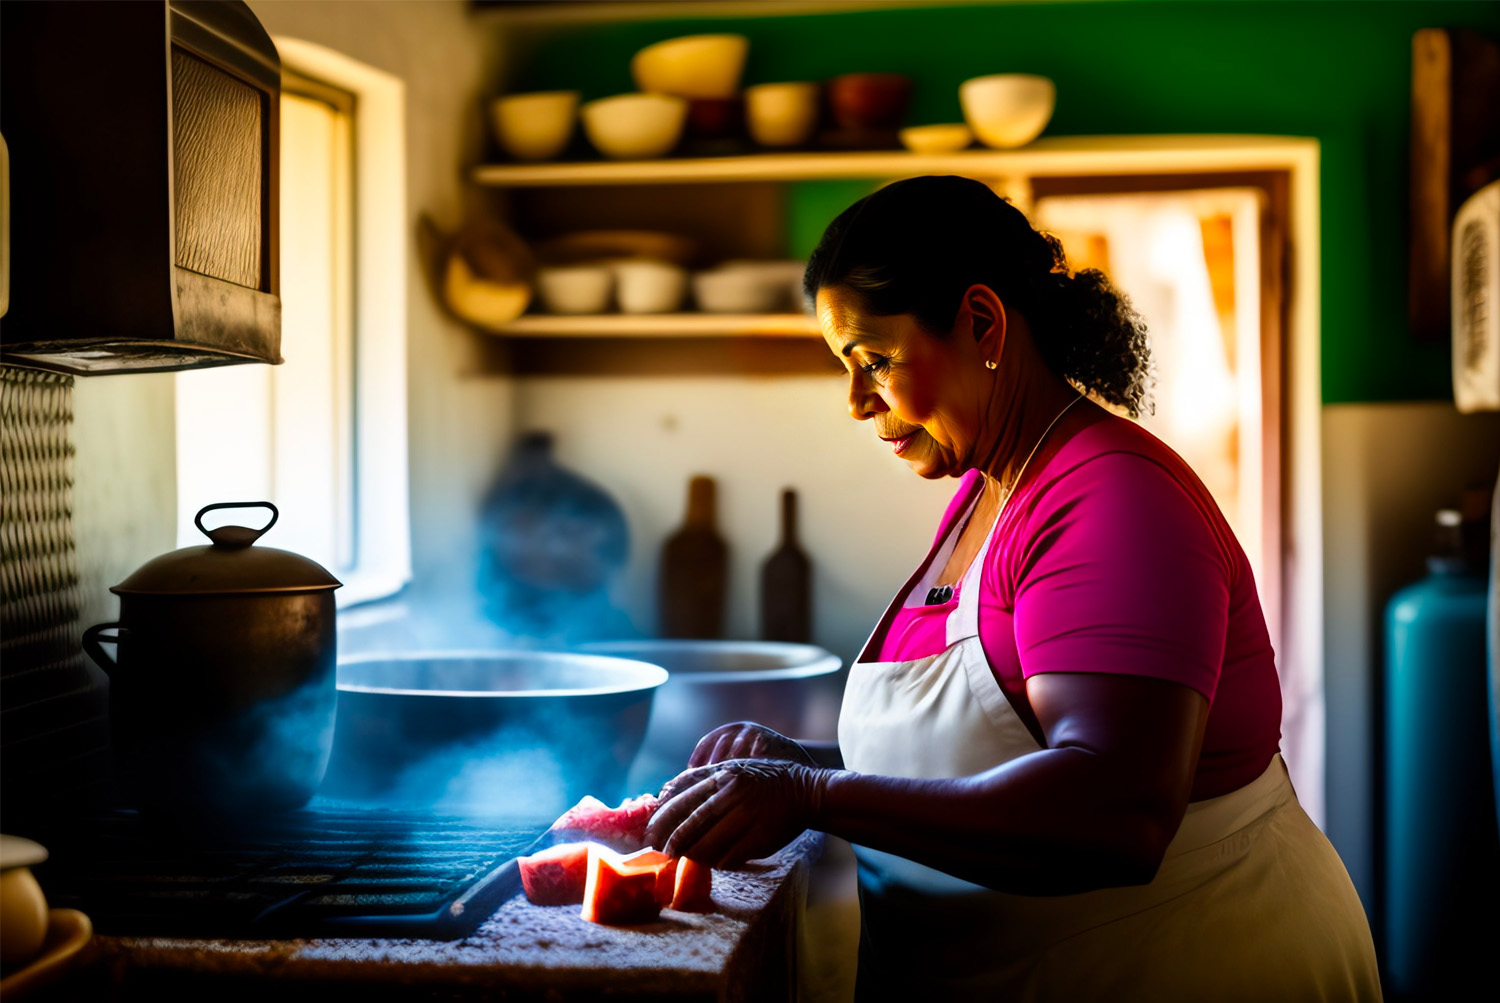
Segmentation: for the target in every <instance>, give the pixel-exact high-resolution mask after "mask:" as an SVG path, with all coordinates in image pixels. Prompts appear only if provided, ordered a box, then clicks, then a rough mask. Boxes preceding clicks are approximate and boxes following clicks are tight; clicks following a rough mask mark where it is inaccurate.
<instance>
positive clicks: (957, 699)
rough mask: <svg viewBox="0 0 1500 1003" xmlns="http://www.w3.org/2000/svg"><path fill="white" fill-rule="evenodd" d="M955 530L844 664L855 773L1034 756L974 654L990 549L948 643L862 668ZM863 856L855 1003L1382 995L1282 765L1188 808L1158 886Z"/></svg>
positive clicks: (1359, 928) (1335, 875)
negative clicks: (1046, 881) (1102, 884)
mask: <svg viewBox="0 0 1500 1003" xmlns="http://www.w3.org/2000/svg"><path fill="white" fill-rule="evenodd" d="M998 523H999V519H998V518H997V519H996V524H997V525H998ZM961 524H962V520H955V523H954V526H955V529H954V530H951V531H950V535H949V539H948V541H946V542H945V544H944V546H943V547H942V548H941V549H940V550H939V552H938V553H937V554H936V555H933V556H932V557H930V558H929V560H928V561H927V562H926V563H925V564H924V565H923V567H922V568H921V569H919V570H918V571H917V573H916V574H915V575H913V576H912V580H911V581H909V582H908V583H907V586H906V588H904V589H903V590H902V591H901V593H899V594H898V595H897V597H896V599H895V601H894V602H893V603H892V605H891V607H890V608H889V609H888V610H887V611H886V614H885V616H883V617H882V618H881V623H880V626H878V627H877V628H876V630H875V633H874V634H873V635H872V636H871V638H870V640H869V642H867V644H866V647H865V651H864V653H863V654H862V655H861V660H860V661H858V662H856V663H855V664H854V666H853V667H852V668H851V669H850V674H849V681H848V685H847V687H846V688H845V691H844V704H843V710H842V712H841V713H840V716H839V746H840V748H841V749H842V751H843V756H844V763H845V765H846V766H847V767H848V768H849V769H851V770H855V771H858V772H861V773H873V774H883V775H886V776H899V777H914V778H915V777H920V778H946V777H961V776H969V775H972V774H975V773H980V772H983V771H985V770H988V769H991V768H993V767H995V766H998V765H1000V764H1002V763H1006V762H1009V761H1010V760H1012V759H1015V758H1017V757H1019V756H1024V755H1027V754H1029V753H1033V752H1037V751H1039V749H1040V748H1041V746H1039V745H1038V744H1037V741H1036V739H1035V738H1033V737H1032V734H1031V732H1030V731H1029V730H1028V729H1027V728H1026V726H1025V725H1024V724H1023V723H1022V721H1021V719H1020V718H1019V717H1017V715H1016V712H1015V711H1014V710H1013V709H1012V707H1011V705H1010V702H1009V701H1008V699H1007V698H1006V696H1005V694H1004V692H1003V691H1002V690H1001V689H1000V685H999V683H998V682H997V681H996V679H995V677H994V674H993V673H992V672H991V670H990V667H989V663H988V661H987V660H986V658H985V655H984V650H983V648H982V647H981V646H980V641H979V617H978V607H979V590H980V573H981V571H982V569H983V567H984V561H985V556H986V554H987V553H988V551H989V548H990V545H991V542H992V539H986V541H985V543H984V546H983V547H982V548H981V550H980V552H979V554H978V556H976V557H975V559H974V562H973V564H972V565H970V568H969V571H968V572H967V574H966V575H965V576H964V580H963V582H962V584H961V586H960V587H959V602H958V606H957V608H956V609H955V610H954V611H953V612H952V613H951V614H950V615H949V619H948V647H947V649H945V650H944V651H942V652H940V653H939V654H936V655H932V656H930V657H927V658H922V659H918V660H916V661H911V662H874V661H865V660H864V659H866V658H870V657H872V656H876V657H878V654H879V645H880V643H881V641H882V639H883V638H884V635H885V630H886V628H887V627H888V625H889V623H890V621H891V619H892V617H893V616H894V613H895V610H896V609H898V608H899V607H900V605H901V604H902V603H903V602H904V600H905V596H906V595H907V594H908V593H909V592H910V591H911V589H912V587H913V585H915V584H918V583H919V582H921V583H924V584H925V578H924V576H925V575H926V573H927V569H928V568H929V567H936V568H941V567H942V566H943V562H944V560H945V558H944V556H943V555H944V554H946V553H951V549H952V546H953V542H954V538H956V536H957V530H956V527H957V526H959V525H961ZM994 532H995V531H994V528H993V527H992V528H991V530H990V536H991V538H993V535H994ZM914 824H920V822H919V821H917V822H914ZM854 850H855V855H856V856H857V858H858V861H859V897H860V908H861V913H862V919H861V924H862V929H861V937H860V957H859V966H860V970H859V990H858V1000H859V1003H866V1001H867V1000H872V999H903V1000H945V1001H946V1000H1007V1001H1009V1000H1024V1001H1033V1000H1034V1001H1042V1000H1045V1001H1060V1003H1087V1001H1092V1000H1109V1001H1124V1000H1142V1001H1152V1003H1177V1001H1200V1000H1215V1001H1217V1000H1226V1001H1227V1000H1243V1001H1246V1003H1265V1001H1286V1003H1295V1001H1302V1000H1307V1001H1314V1000H1317V1001H1322V1000H1361V1001H1365V1000H1379V999H1380V982H1379V977H1378V974H1377V970H1376V964H1375V951H1374V945H1373V942H1372V940H1371V937H1370V927H1369V923H1368V921H1367V920H1366V918H1365V914H1364V911H1363V909H1362V908H1361V906H1360V903H1359V898H1358V896H1357V894H1356V893H1355V890H1354V886H1353V884H1352V883H1351V882H1350V880H1349V876H1348V873H1347V872H1346V871H1345V869H1344V866H1343V862H1342V861H1341V860H1340V859H1339V857H1338V855H1337V853H1336V852H1335V851H1334V849H1333V847H1332V845H1330V844H1329V842H1328V840H1327V839H1326V838H1325V837H1324V836H1323V834H1322V833H1321V832H1320V831H1319V830H1318V828H1317V827H1316V826H1315V825H1314V824H1313V823H1312V820H1311V819H1309V818H1308V817H1307V814H1306V813H1305V812H1303V810H1302V807H1301V805H1299V804H1298V803H1297V797H1296V794H1295V793H1294V792H1293V790H1292V786H1291V782H1290V780H1289V779H1288V777H1287V772H1286V767H1285V765H1284V764H1283V763H1282V760H1281V756H1280V755H1277V756H1276V757H1275V758H1274V759H1273V760H1272V761H1271V765H1270V766H1269V768H1267V770H1266V771H1265V772H1264V773H1263V774H1262V775H1261V776H1260V777H1259V778H1258V779H1256V780H1254V781H1252V782H1251V783H1249V784H1247V785H1246V786H1244V787H1242V788H1240V789H1239V790H1237V791H1233V792H1231V793H1229V794H1226V795H1224V796H1222V797H1217V798H1212V799H1209V800H1207V801H1200V802H1197V803H1194V804H1190V805H1189V806H1188V809H1187V815H1186V817H1185V818H1184V819H1183V821H1182V825H1181V827H1180V828H1179V829H1178V832H1177V835H1176V837H1175V838H1174V839H1173V840H1172V842H1171V844H1170V845H1169V846H1168V848H1167V853H1166V858H1165V859H1164V860H1163V862H1162V865H1161V869H1160V870H1159V871H1158V873H1157V875H1156V878H1155V879H1154V880H1153V881H1152V882H1151V883H1150V884H1148V885H1142V886H1136V887H1129V888H1109V889H1103V890H1100V891H1094V892H1087V893H1084V894H1079V895H1062V896H1050V897H1043V896H1024V895H1010V894H1004V893H1001V892H995V891H991V890H989V889H987V888H984V887H982V886H980V885H975V884H971V883H969V882H967V881H962V880H960V879H958V878H955V877H952V876H950V875H947V874H944V873H943V872H941V871H937V870H933V869H932V868H928V867H924V866H922V865H920V864H915V863H913V862H911V861H908V860H904V859H902V858H900V857H896V856H893V855H891V854H888V853H882V852H880V851H877V850H872V849H868V848H866V847H861V846H856V847H855V848H854Z"/></svg>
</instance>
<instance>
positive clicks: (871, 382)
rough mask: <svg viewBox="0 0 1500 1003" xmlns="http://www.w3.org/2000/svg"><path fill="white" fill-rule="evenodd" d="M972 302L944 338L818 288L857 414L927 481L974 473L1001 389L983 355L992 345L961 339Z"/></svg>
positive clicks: (838, 291)
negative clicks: (984, 425)
mask: <svg viewBox="0 0 1500 1003" xmlns="http://www.w3.org/2000/svg"><path fill="white" fill-rule="evenodd" d="M986 292H988V290H986ZM991 295H993V294H991ZM965 299H966V302H965V303H964V305H963V306H962V307H960V309H959V313H958V317H957V318H956V321H955V324H954V330H953V331H951V332H949V333H948V335H947V336H946V337H941V338H939V337H935V336H933V335H931V334H929V333H927V332H926V331H925V330H923V329H922V328H921V327H920V326H919V325H918V324H917V321H916V318H915V317H913V316H911V315H910V314H896V315H894V316H890V317H881V316H877V315H875V314H870V313H866V312H865V311H864V310H863V309H862V308H861V305H860V302H859V297H858V295H857V294H856V293H854V292H852V291H850V290H849V289H846V288H843V287H841V286H831V287H824V288H822V289H819V290H818V298H817V311H818V323H819V326H820V327H821V328H822V332H823V340H824V341H825V342H827V343H828V347H829V348H830V349H831V350H832V351H833V354H834V355H836V356H838V358H839V359H840V360H841V361H842V362H843V363H844V367H845V369H847V370H848V373H849V413H850V415H852V416H853V417H854V418H855V419H857V420H859V421H870V422H872V423H873V424H874V431H875V434H876V435H878V436H879V437H880V438H881V439H883V440H885V441H886V442H887V443H889V444H890V446H891V449H892V450H893V451H894V452H895V454H896V455H897V456H899V457H901V458H902V459H903V460H905V461H906V462H907V463H909V464H911V467H912V469H913V470H914V471H915V472H916V473H918V474H920V475H921V476H923V477H929V478H936V477H956V476H958V475H960V474H962V473H963V472H964V470H966V469H967V467H968V461H969V459H970V457H971V456H972V455H973V454H974V447H975V443H976V440H977V438H978V435H979V431H980V428H981V417H982V415H983V412H984V408H985V406H986V404H987V403H988V401H989V398H990V395H991V394H992V393H993V390H994V382H993V381H994V376H995V374H994V372H993V371H992V370H989V369H986V368H985V365H984V362H985V357H984V356H983V354H982V350H983V347H984V345H985V344H988V343H990V342H992V341H993V339H991V338H987V337H986V338H982V339H981V341H976V339H975V338H973V337H963V336H961V332H967V331H970V330H971V329H973V328H974V326H975V323H974V322H975V320H976V319H977V318H976V317H975V315H974V311H973V310H972V309H971V305H970V304H969V303H968V302H967V300H968V297H966V298H965ZM1001 324H1002V325H1003V321H1001Z"/></svg>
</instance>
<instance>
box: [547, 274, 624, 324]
mask: <svg viewBox="0 0 1500 1003" xmlns="http://www.w3.org/2000/svg"><path fill="white" fill-rule="evenodd" d="M536 285H537V292H538V293H540V294H541V298H542V306H543V307H544V308H545V309H546V310H547V312H548V313H567V314H581V313H604V312H605V311H606V310H608V309H609V297H610V293H611V292H613V290H614V272H613V271H612V270H611V269H610V268H609V266H608V265H558V266H555V267H551V268H539V269H537V273H536Z"/></svg>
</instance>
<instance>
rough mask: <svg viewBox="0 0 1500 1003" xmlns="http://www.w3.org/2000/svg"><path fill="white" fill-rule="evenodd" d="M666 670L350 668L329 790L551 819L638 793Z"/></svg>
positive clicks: (484, 664) (341, 679)
mask: <svg viewBox="0 0 1500 1003" xmlns="http://www.w3.org/2000/svg"><path fill="white" fill-rule="evenodd" d="M666 681H667V673H666V671H665V670H663V669H662V668H660V667H658V666H655V665H649V664H646V663H644V662H641V661H636V660H631V659H624V658H615V657H607V656H601V655H586V654H564V653H541V652H521V651H446V652H412V653H402V654H377V655H360V656H355V657H349V658H343V659H340V661H339V664H338V712H337V717H336V720H335V724H334V737H333V754H332V757H331V759H330V762H329V766H328V777H327V779H326V780H325V781H324V784H323V786H322V788H321V789H320V791H319V793H320V794H323V795H325V796H330V797H337V798H343V799H354V800H373V801H385V802H396V803H400V804H406V805H413V804H417V805H428V806H432V807H434V808H437V809H440V810H457V811H464V812H467V813H474V812H493V813H497V814H508V815H513V816H530V817H536V818H548V817H552V816H555V815H557V814H559V813H560V812H561V811H562V810H563V809H565V808H566V807H568V806H569V805H571V804H573V803H574V802H576V801H577V800H578V799H579V798H581V797H582V796H583V795H585V794H592V795H594V796H596V797H599V798H603V799H604V800H606V801H611V802H612V801H613V800H615V799H618V798H620V797H622V796H623V795H624V793H625V790H626V786H625V781H626V777H627V774H628V771H629V770H630V767H631V764H632V762H633V761H634V759H635V757H636V753H637V751H638V750H639V749H640V747H641V742H642V740H643V738H644V736H645V734H646V723H647V721H648V720H649V718H650V716H651V705H652V699H653V697H654V695H655V694H656V692H657V688H658V687H660V686H661V685H662V684H663V683H665V682H666Z"/></svg>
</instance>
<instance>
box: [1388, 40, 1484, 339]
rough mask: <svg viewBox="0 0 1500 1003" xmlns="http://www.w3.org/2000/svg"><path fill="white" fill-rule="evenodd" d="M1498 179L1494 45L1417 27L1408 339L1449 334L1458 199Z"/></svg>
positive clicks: (1413, 68) (1413, 72)
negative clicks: (1452, 248) (1451, 255)
mask: <svg viewBox="0 0 1500 1003" xmlns="http://www.w3.org/2000/svg"><path fill="white" fill-rule="evenodd" d="M1497 176H1500V45H1496V44H1495V43H1494V42H1492V41H1489V40H1488V39H1485V38H1483V37H1482V36H1480V35H1477V34H1475V33H1473V32H1471V31H1463V30H1459V31H1448V30H1446V29H1443V28H1424V29H1422V30H1421V31H1418V32H1416V33H1415V34H1414V35H1413V36H1412V40H1411V194H1410V217H1411V218H1410V222H1411V240H1410V252H1409V256H1408V269H1407V283H1408V284H1407V293H1408V294H1407V316H1408V319H1409V321H1410V324H1411V331H1412V334H1413V336H1415V337H1416V338H1417V339H1418V340H1421V341H1435V342H1438V341H1446V340H1447V339H1448V337H1449V335H1450V330H1449V323H1450V318H1451V303H1450V291H1449V281H1448V279H1449V273H1448V255H1449V241H1448V228H1449V227H1450V226H1451V225H1452V222H1453V215H1454V213H1455V212H1457V211H1458V207H1459V206H1460V205H1461V204H1463V201H1464V199H1466V198H1468V197H1469V196H1470V195H1472V194H1473V193H1474V192H1476V191H1478V190H1479V189H1480V188H1482V187H1483V186H1484V185H1485V184H1486V183H1488V182H1489V181H1491V180H1493V179H1494V178H1495V177H1497Z"/></svg>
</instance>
